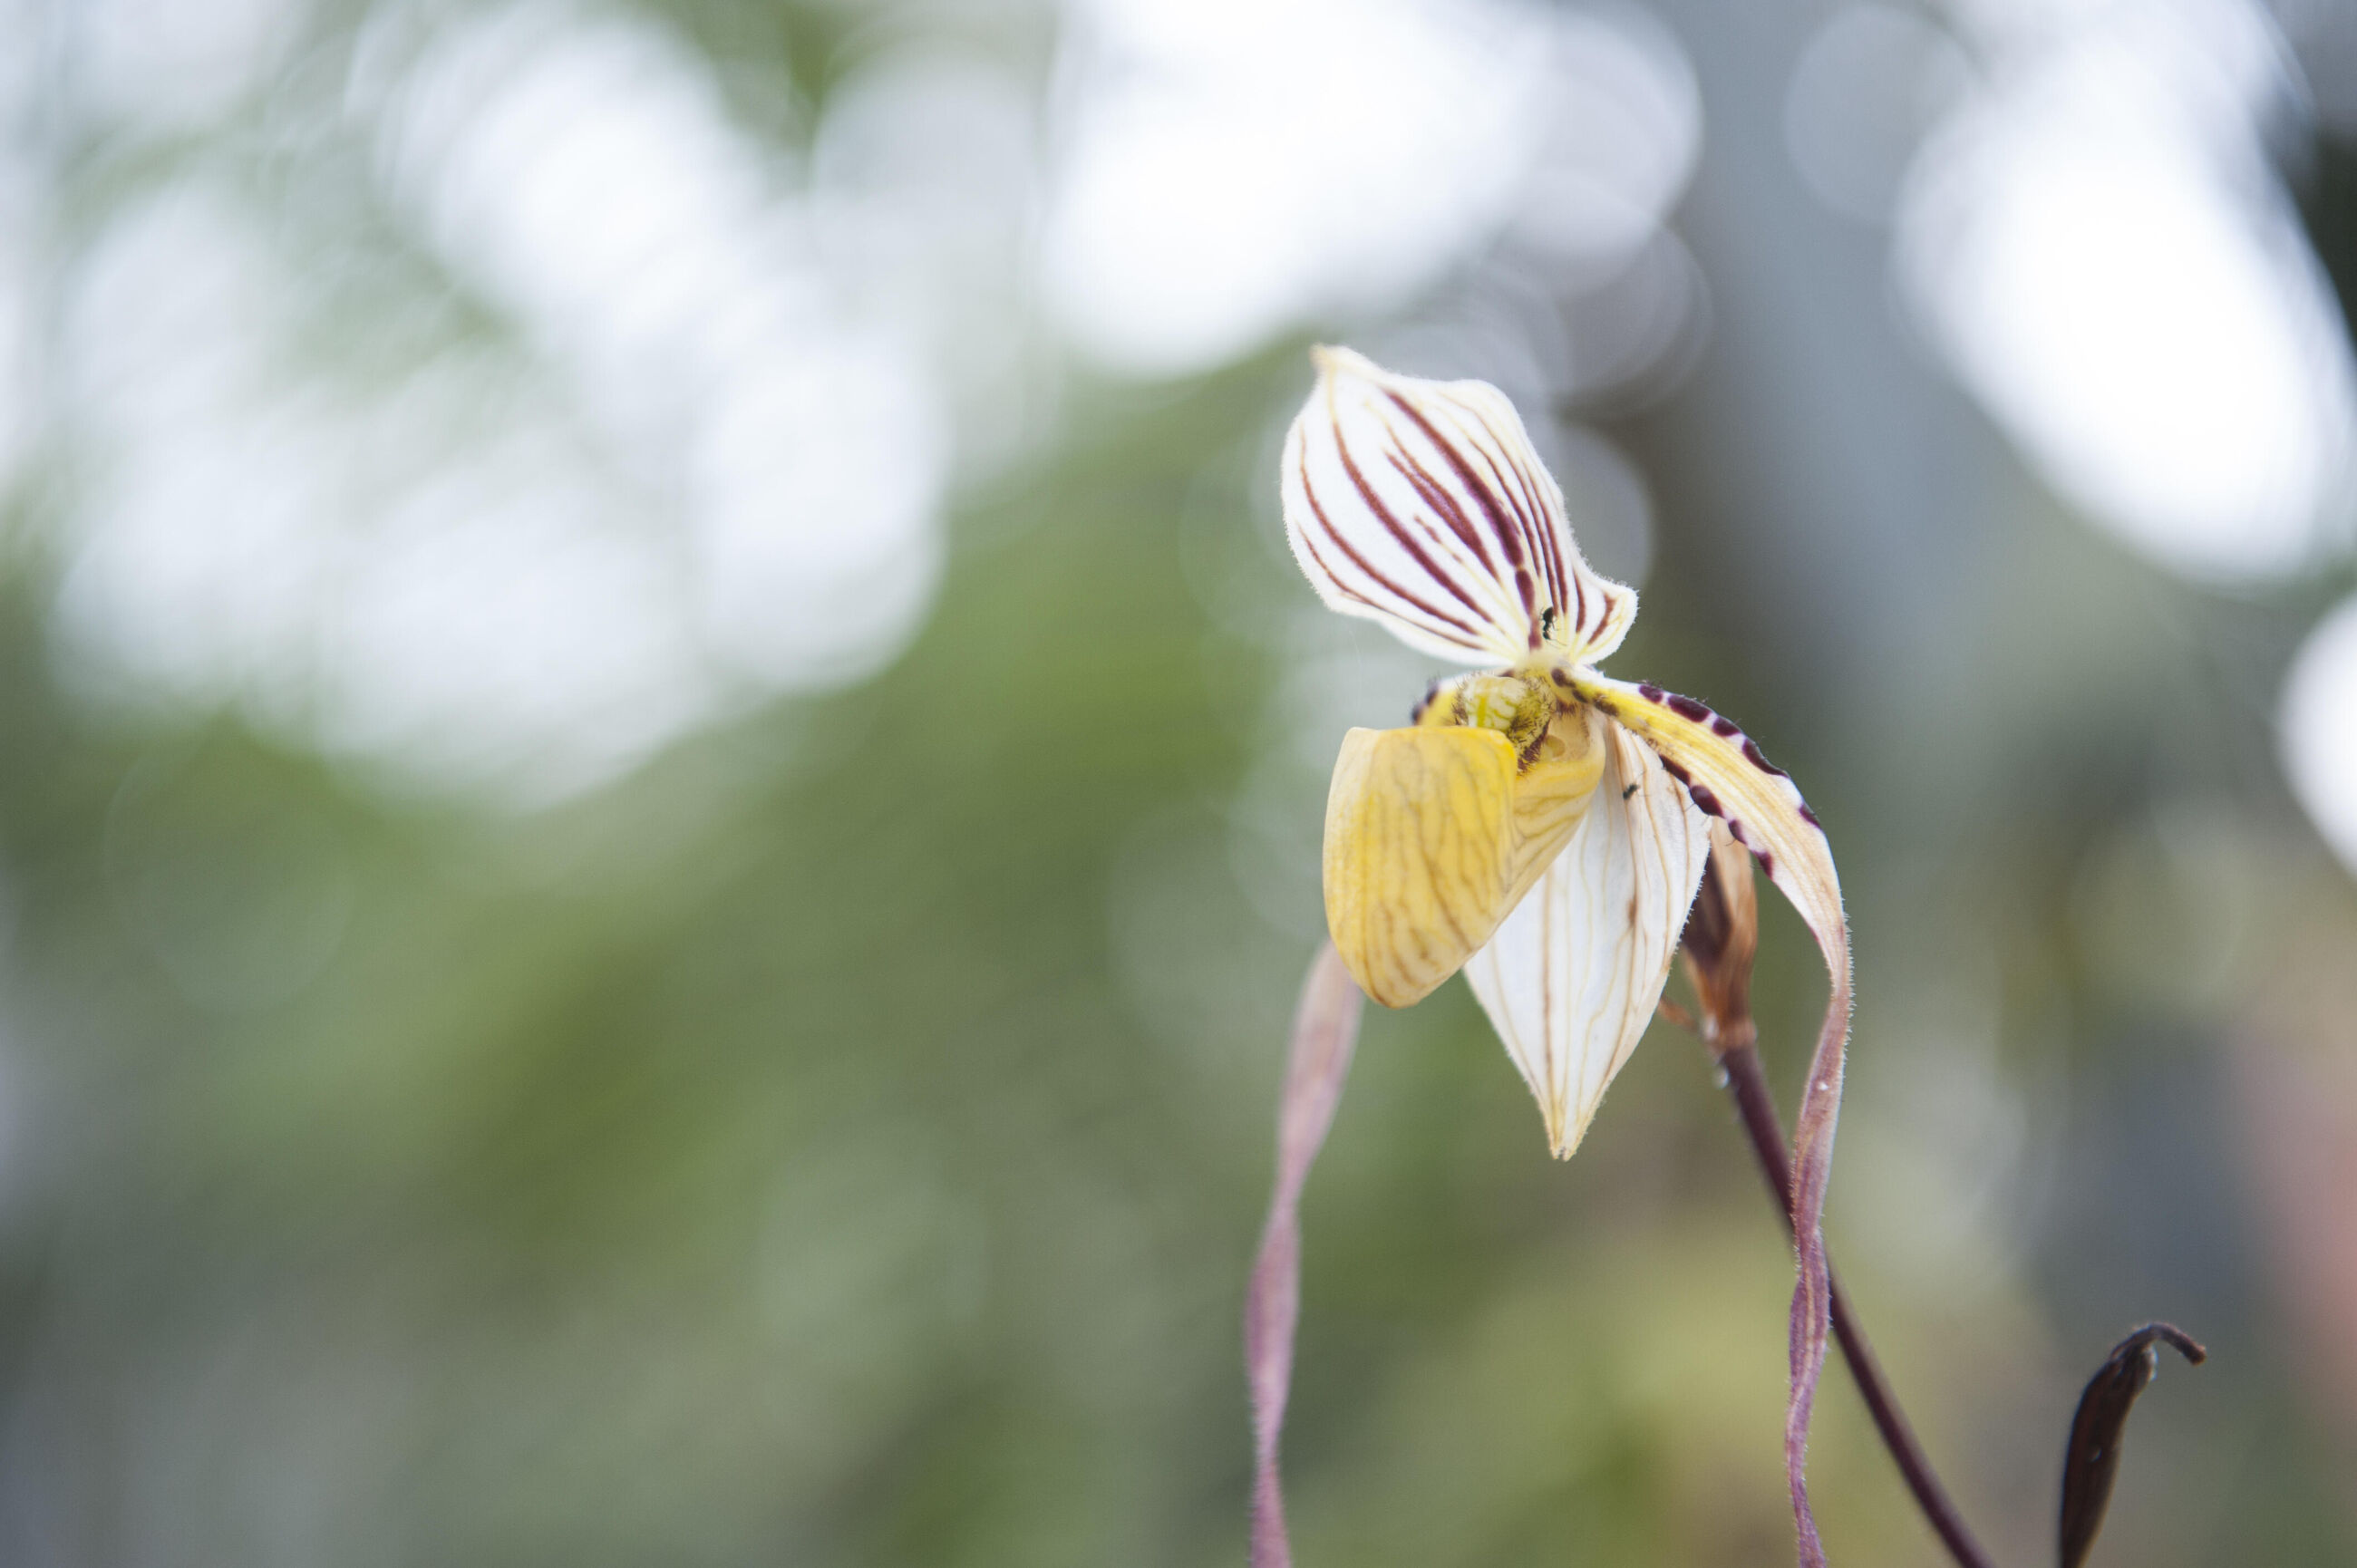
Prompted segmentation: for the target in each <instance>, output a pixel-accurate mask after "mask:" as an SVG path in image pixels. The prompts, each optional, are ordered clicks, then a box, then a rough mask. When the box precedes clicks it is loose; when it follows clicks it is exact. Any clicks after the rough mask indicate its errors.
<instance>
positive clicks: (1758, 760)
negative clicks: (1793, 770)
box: [1743, 740, 1784, 779]
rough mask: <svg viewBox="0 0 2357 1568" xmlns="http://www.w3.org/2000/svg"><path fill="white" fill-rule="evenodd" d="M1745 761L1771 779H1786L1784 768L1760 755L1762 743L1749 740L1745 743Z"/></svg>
mask: <svg viewBox="0 0 2357 1568" xmlns="http://www.w3.org/2000/svg"><path fill="white" fill-rule="evenodd" d="M1743 759H1744V760H1745V761H1746V762H1749V764H1751V766H1752V767H1754V768H1758V769H1760V772H1762V773H1765V774H1767V775H1769V776H1770V777H1771V778H1775V779H1781V778H1783V777H1784V770H1783V769H1782V768H1779V767H1777V766H1776V765H1775V764H1774V763H1772V762H1770V761H1769V760H1768V758H1767V757H1764V756H1762V755H1761V754H1760V743H1759V742H1758V741H1756V740H1747V741H1745V742H1744V743H1743Z"/></svg>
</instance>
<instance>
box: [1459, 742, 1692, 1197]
mask: <svg viewBox="0 0 2357 1568" xmlns="http://www.w3.org/2000/svg"><path fill="white" fill-rule="evenodd" d="M1604 729H1605V736H1606V747H1607V754H1606V761H1605V767H1604V779H1603V782H1602V784H1601V785H1600V786H1599V787H1598V789H1597V792H1596V800H1595V802H1594V804H1593V805H1592V806H1590V807H1589V809H1588V811H1587V817H1586V819H1585V820H1584V821H1583V822H1581V823H1580V826H1579V829H1578V831H1577V832H1575V833H1574V834H1573V835H1572V840H1571V843H1569V844H1568V845H1566V847H1565V849H1564V852H1563V854H1561V855H1560V856H1559V857H1558V858H1557V859H1556V861H1555V864H1554V865H1552V866H1550V867H1549V868H1548V869H1547V874H1546V875H1545V876H1544V877H1543V878H1541V879H1540V882H1539V885H1538V886H1537V887H1536V888H1534V890H1533V891H1532V893H1531V896H1530V897H1527V898H1525V899H1523V902H1522V905H1521V907H1520V908H1517V909H1516V910H1515V911H1514V912H1513V913H1512V915H1510V916H1508V917H1507V918H1506V920H1505V922H1504V924H1502V925H1501V926H1500V927H1499V928H1498V932H1497V934H1496V935H1495V936H1494V937H1492V938H1491V940H1490V942H1489V945H1488V946H1486V947H1484V948H1482V949H1481V950H1480V951H1479V952H1477V953H1475V954H1474V955H1473V957H1472V958H1471V959H1470V960H1469V961H1467V963H1466V965H1465V978H1466V980H1467V981H1468V982H1469V983H1471V985H1472V987H1473V994H1474V995H1475V996H1477V997H1479V998H1480V1003H1481V1007H1482V1010H1483V1011H1484V1012H1486V1013H1488V1014H1489V1015H1490V1022H1491V1026H1494V1027H1495V1028H1496V1029H1497V1031H1498V1037H1499V1038H1500V1039H1501V1040H1503V1041H1504V1042H1505V1046H1506V1051H1507V1054H1508V1055H1510V1056H1512V1058H1514V1065H1515V1066H1516V1067H1517V1068H1519V1069H1522V1074H1523V1081H1524V1082H1526V1083H1528V1084H1529V1085H1530V1086H1531V1092H1532V1093H1533V1094H1534V1095H1536V1096H1537V1097H1538V1101H1539V1110H1540V1112H1541V1113H1542V1114H1544V1116H1545V1118H1546V1129H1547V1140H1548V1142H1549V1143H1550V1144H1552V1145H1553V1146H1554V1149H1555V1155H1556V1157H1557V1158H1566V1157H1568V1156H1569V1155H1570V1154H1571V1152H1572V1151H1573V1150H1574V1149H1576V1148H1577V1147H1578V1146H1579V1140H1580V1137H1581V1135H1582V1134H1584V1133H1586V1132H1587V1123H1588V1121H1589V1120H1590V1118H1592V1117H1593V1116H1594V1115H1595V1114H1596V1108H1597V1106H1598V1104H1599V1103H1601V1102H1602V1101H1603V1099H1604V1090H1605V1089H1606V1088H1607V1087H1608V1086H1609V1084H1610V1083H1611V1082H1612V1079H1613V1076H1614V1075H1615V1074H1617V1073H1618V1072H1620V1069H1621V1066H1622V1064H1624V1063H1625V1062H1627V1061H1628V1059H1629V1054H1630V1053H1631V1051H1633V1050H1635V1049H1636V1048H1637V1042H1638V1040H1640V1039H1641V1038H1642V1037H1643V1036H1644V1033H1645V1026H1647V1025H1648V1024H1650V1023H1651V1022H1652V1017H1653V1006H1654V1004H1656V1003H1657V1002H1659V1001H1660V1000H1661V996H1662V985H1663V982H1664V981H1666V980H1667V979H1668V978H1669V973H1670V960H1671V958H1672V957H1673V956H1674V954H1675V953H1676V951H1677V945H1678V933H1679V931H1680V929H1682V928H1683V927H1684V924H1685V915H1686V910H1687V908H1689V907H1690V906H1691V905H1692V904H1693V903H1694V897H1695V887H1696V886H1698V885H1699V884H1700V883H1701V881H1702V873H1703V866H1704V865H1705V864H1706V862H1707V861H1708V859H1709V858H1710V822H1709V819H1708V818H1706V817H1705V816H1704V815H1703V814H1702V812H1701V811H1697V810H1696V809H1695V806H1694V803H1693V802H1692V801H1690V800H1687V799H1686V794H1685V791H1684V789H1681V788H1680V787H1679V785H1678V783H1677V780H1675V779H1673V778H1671V777H1670V775H1669V773H1668V772H1667V771H1666V770H1664V769H1663V767H1662V762H1661V758H1660V757H1657V756H1656V755H1655V754H1654V752H1653V751H1652V748H1651V747H1650V746H1646V745H1645V743H1644V742H1642V741H1641V740H1639V739H1638V738H1636V736H1632V735H1631V734H1630V733H1629V732H1628V731H1627V730H1626V729H1623V728H1622V727H1621V726H1620V725H1616V724H1608V725H1605V726H1604Z"/></svg>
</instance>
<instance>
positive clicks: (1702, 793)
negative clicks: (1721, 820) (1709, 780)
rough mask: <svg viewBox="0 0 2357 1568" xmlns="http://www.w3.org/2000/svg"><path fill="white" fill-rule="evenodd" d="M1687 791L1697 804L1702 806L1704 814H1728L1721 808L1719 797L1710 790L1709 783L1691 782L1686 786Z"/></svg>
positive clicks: (1713, 815)
mask: <svg viewBox="0 0 2357 1568" xmlns="http://www.w3.org/2000/svg"><path fill="white" fill-rule="evenodd" d="M1686 793H1687V795H1689V796H1690V797H1692V798H1693V800H1694V803H1695V805H1696V806H1699V807H1700V808H1702V811H1703V813H1704V815H1706V816H1712V817H1717V816H1724V815H1726V813H1725V812H1724V811H1721V810H1720V808H1719V804H1718V797H1717V796H1716V795H1714V794H1712V793H1711V792H1710V786H1709V785H1707V784H1689V785H1687V786H1686Z"/></svg>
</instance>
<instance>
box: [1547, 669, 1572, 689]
mask: <svg viewBox="0 0 2357 1568" xmlns="http://www.w3.org/2000/svg"><path fill="white" fill-rule="evenodd" d="M1548 673H1550V674H1552V675H1553V676H1554V677H1555V684H1556V685H1558V686H1568V685H1570V684H1571V671H1568V670H1554V671H1548Z"/></svg>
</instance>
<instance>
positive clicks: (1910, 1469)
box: [1718, 1045, 1991, 1568]
mask: <svg viewBox="0 0 2357 1568" xmlns="http://www.w3.org/2000/svg"><path fill="white" fill-rule="evenodd" d="M1718 1065H1719V1066H1720V1068H1721V1069H1724V1070H1725V1072H1726V1074H1727V1093H1728V1094H1729V1095H1730V1096H1732V1097H1733V1099H1734V1101H1735V1108H1736V1112H1737V1114H1738V1115H1739V1116H1740V1117H1741V1118H1742V1121H1743V1129H1744V1131H1745V1132H1747V1133H1749V1134H1750V1135H1751V1152H1752V1154H1753V1155H1756V1156H1757V1157H1758V1158H1759V1161H1760V1175H1761V1176H1765V1177H1766V1178H1767V1179H1768V1188H1769V1191H1770V1192H1771V1193H1772V1194H1774V1196H1775V1198H1776V1207H1777V1210H1778V1212H1780V1213H1781V1214H1782V1215H1783V1216H1784V1228H1785V1230H1787V1231H1790V1230H1792V1157H1791V1155H1789V1154H1788V1153H1787V1152H1786V1148H1785V1144H1784V1127H1783V1123H1782V1122H1781V1121H1780V1120H1779V1119H1778V1118H1777V1115H1776V1101H1775V1100H1774V1098H1773V1097H1772V1096H1771V1095H1770V1093H1769V1091H1768V1075H1767V1074H1766V1073H1765V1072H1764V1071H1762V1070H1761V1069H1760V1053H1759V1052H1758V1051H1757V1050H1755V1049H1754V1048H1753V1047H1750V1046H1748V1045H1743V1046H1737V1047H1733V1048H1732V1049H1729V1050H1726V1051H1723V1052H1721V1053H1719V1057H1718ZM1833 1325H1834V1336H1835V1338H1837V1339H1839V1340H1840V1341H1841V1348H1842V1358H1843V1359H1845V1360H1846V1361H1847V1362H1848V1363H1849V1371H1850V1377H1851V1378H1852V1379H1853V1380H1856V1382H1857V1391H1858V1393H1859V1394H1860V1396H1862V1397H1863V1398H1864V1399H1865V1401H1866V1408H1867V1412H1869V1413H1871V1414H1872V1415H1873V1417H1874V1426H1875V1430H1876V1431H1878V1432H1879V1433H1881V1434H1882V1443H1883V1446H1884V1447H1886V1448H1888V1449H1889V1450H1890V1457H1891V1459H1892V1460H1893V1462H1895V1463H1896V1464H1897V1465H1898V1466H1899V1473H1900V1476H1902V1477H1905V1479H1906V1482H1907V1489H1908V1490H1909V1491H1910V1492H1912V1493H1914V1494H1915V1503H1916V1506H1917V1507H1919V1508H1921V1509H1922V1510H1923V1517H1924V1518H1925V1519H1926V1520H1930V1521H1931V1525H1932V1530H1934V1531H1936V1532H1937V1533H1938V1535H1939V1537H1940V1540H1941V1541H1943V1543H1944V1544H1945V1545H1946V1546H1947V1548H1948V1553H1949V1555H1950V1556H1952V1557H1953V1558H1954V1559H1955V1560H1956V1562H1957V1563H1959V1564H1960V1565H1961V1568H1991V1563H1990V1561H1989V1556H1988V1553H1987V1552H1984V1551H1982V1550H1981V1545H1980V1542H1979V1541H1975V1540H1974V1539H1973V1532H1972V1531H1971V1530H1968V1529H1966V1528H1965V1526H1964V1517H1963V1516H1962V1515H1961V1514H1959V1513H1957V1511H1956V1505H1955V1503H1954V1502H1953V1500H1951V1499H1950V1498H1949V1496H1948V1493H1947V1488H1945V1487H1943V1486H1941V1484H1940V1477H1939V1476H1938V1475H1937V1474H1936V1473H1934V1472H1933V1470H1932V1461H1931V1460H1930V1458H1928V1457H1927V1456H1926V1455H1924V1453H1923V1445H1922V1444H1921V1443H1919V1442H1917V1441H1916V1438H1915V1429H1914V1428H1913V1427H1912V1426H1910V1425H1909V1424H1908V1421H1907V1412H1905V1411H1903V1410H1901V1409H1900V1408H1899V1399H1898V1396H1897V1395H1895V1394H1893V1393H1892V1392H1891V1391H1890V1385H1889V1382H1888V1381H1887V1380H1885V1379H1884V1377H1883V1375H1882V1364H1881V1363H1880V1362H1879V1361H1877V1360H1876V1359H1875V1358H1874V1347H1873V1346H1872V1345H1870V1344H1868V1343H1867V1337H1866V1331H1865V1330H1864V1329H1862V1328H1860V1327H1859V1326H1857V1318H1856V1316H1853V1315H1852V1313H1851V1312H1850V1307H1849V1297H1848V1296H1847V1295H1846V1294H1844V1293H1843V1291H1842V1288H1841V1281H1840V1280H1839V1279H1838V1278H1835V1279H1834V1280H1833Z"/></svg>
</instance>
